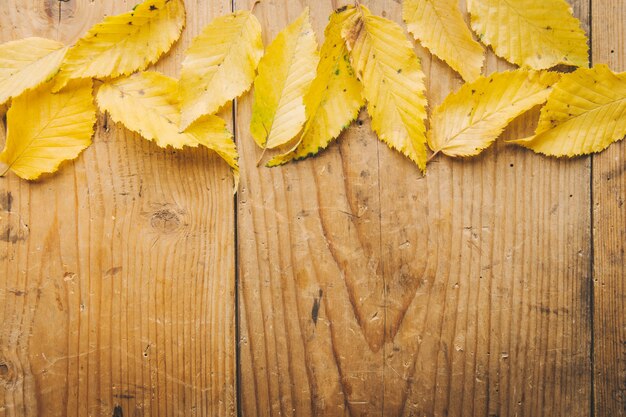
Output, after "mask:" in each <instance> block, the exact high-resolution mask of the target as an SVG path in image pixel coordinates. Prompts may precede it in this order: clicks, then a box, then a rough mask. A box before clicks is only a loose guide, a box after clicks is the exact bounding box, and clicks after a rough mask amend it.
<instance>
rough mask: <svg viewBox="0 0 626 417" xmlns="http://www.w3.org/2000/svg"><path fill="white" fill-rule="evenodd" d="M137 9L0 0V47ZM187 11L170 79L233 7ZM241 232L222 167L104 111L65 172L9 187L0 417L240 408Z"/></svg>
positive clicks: (128, 0) (1, 219)
mask: <svg viewBox="0 0 626 417" xmlns="http://www.w3.org/2000/svg"><path fill="white" fill-rule="evenodd" d="M136 3H137V1H135V0H115V1H111V0H95V1H93V0H69V1H67V0H64V1H62V2H61V1H57V0H2V1H0V41H2V42H4V41H8V40H12V39H18V38H22V37H25V36H44V37H51V38H54V39H58V40H61V41H64V42H68V43H71V42H73V41H75V40H76V39H77V38H78V37H79V36H80V35H81V34H82V33H84V31H85V30H87V29H88V28H89V27H90V26H91V25H92V24H94V23H96V22H98V21H100V20H101V19H102V18H103V17H104V16H106V15H111V14H117V13H121V12H124V11H127V10H130V9H131V8H132V7H133V6H135V4H136ZM186 5H187V9H188V12H189V13H188V19H187V29H186V32H185V35H184V38H183V40H182V41H181V42H179V43H178V45H177V46H176V47H175V49H174V50H173V51H172V52H171V53H170V54H169V56H168V57H167V58H166V59H164V60H163V61H162V63H160V64H159V65H158V69H159V70H162V71H164V72H166V73H167V74H170V75H175V74H176V72H177V69H178V67H179V64H180V61H181V57H182V51H183V50H184V47H185V45H187V44H188V42H189V40H190V38H191V37H192V36H195V35H196V34H197V33H198V32H199V30H200V29H201V28H202V27H203V26H204V25H205V24H206V23H208V22H209V21H210V20H211V18H212V17H213V16H216V15H219V14H223V13H227V12H229V11H230V10H231V3H230V1H228V0H219V1H217V0H212V1H210V2H207V1H204V0H187V1H186ZM226 116H227V117H230V112H228V113H226ZM2 140H3V139H2ZM233 230H234V207H233V199H232V181H231V177H230V172H229V169H228V168H227V166H226V164H224V163H223V162H221V160H220V159H219V158H216V157H214V156H212V155H210V154H209V152H208V151H206V150H202V149H197V150H185V151H182V152H180V151H177V152H173V151H166V150H162V149H159V148H158V147H156V146H155V145H153V144H152V143H148V142H147V141H145V140H143V139H141V138H139V137H138V136H135V135H133V134H130V133H129V132H128V131H126V130H124V129H123V128H121V127H117V126H115V125H113V124H112V123H111V122H110V121H107V119H106V118H104V117H103V116H100V117H99V128H98V132H97V134H96V137H95V143H94V145H93V146H92V147H91V148H89V149H88V150H87V151H86V152H85V153H84V155H82V156H81V157H80V158H79V159H78V160H77V161H76V162H74V163H71V164H66V165H65V166H64V167H63V168H62V169H61V170H60V172H59V173H58V174H56V175H54V176H53V177H50V178H45V179H43V180H41V181H38V182H34V183H27V182H26V181H21V180H19V179H18V178H16V177H15V176H14V175H8V176H7V177H6V178H0V278H1V279H0V416H2V417H9V416H19V417H22V416H41V417H48V416H60V417H66V416H81V417H84V416H112V415H116V416H121V415H122V414H123V415H125V416H144V415H145V416H192V415H193V416H211V417H212V416H218V415H219V416H225V415H235V414H236V396H235V304H234V299H235V293H234V292H235V286H234V282H235V279H234V278H235V274H234V272H235V269H234V233H233ZM116 407H119V408H117V410H116V409H115V408H116Z"/></svg>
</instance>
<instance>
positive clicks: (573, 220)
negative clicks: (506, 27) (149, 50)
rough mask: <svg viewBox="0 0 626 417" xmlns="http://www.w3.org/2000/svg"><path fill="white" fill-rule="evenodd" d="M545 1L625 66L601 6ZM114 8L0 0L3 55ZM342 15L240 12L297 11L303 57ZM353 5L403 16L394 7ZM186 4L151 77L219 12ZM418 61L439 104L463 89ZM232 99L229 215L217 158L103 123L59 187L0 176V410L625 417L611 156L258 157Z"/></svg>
mask: <svg viewBox="0 0 626 417" xmlns="http://www.w3.org/2000/svg"><path fill="white" fill-rule="evenodd" d="M568 1H569V2H570V4H572V6H573V8H574V12H575V14H576V15H577V16H578V17H579V18H580V19H581V21H582V22H583V25H584V26H585V29H587V30H589V29H591V31H590V32H591V43H592V58H593V60H594V62H596V63H600V62H606V63H609V64H610V65H611V67H612V68H613V69H614V70H625V69H626V62H625V60H626V44H625V42H624V39H625V33H624V32H625V26H626V4H624V2H623V0H568ZM134 3H136V2H135V1H130V0H126V1H124V0H120V1H117V0H116V1H115V2H112V1H108V0H95V1H88V0H70V1H67V2H66V1H57V0H26V1H18V0H2V2H0V41H2V42H4V41H7V40H11V39H17V38H21V37H24V36H33V35H37V36H47V37H51V38H54V39H59V40H62V41H65V42H68V43H70V42H72V41H74V40H75V39H77V37H78V36H80V34H81V33H83V32H84V31H85V30H86V29H87V28H88V27H89V26H91V25H92V24H93V23H95V22H97V21H99V20H101V19H102V17H103V16H105V15H109V14H113V13H119V12H122V11H126V10H128V9H130V8H131V7H132V6H133V5H134ZM252 3H253V1H252V0H235V2H234V3H233V5H234V7H235V8H238V9H241V8H250V7H251V6H252ZM346 3H347V0H289V1H274V0H267V1H263V2H262V3H261V4H259V5H257V6H256V8H255V14H256V15H257V16H258V17H259V19H260V21H261V23H262V25H263V27H264V39H265V43H266V44H268V43H269V42H270V41H271V39H273V38H274V36H275V35H276V34H277V33H278V32H279V31H280V30H281V29H282V28H283V27H284V26H285V25H286V24H288V23H289V22H290V21H292V20H293V19H294V18H295V17H297V16H298V15H299V14H300V13H301V11H302V10H303V8H304V7H306V6H309V7H310V8H311V17H312V21H313V25H314V28H315V30H316V32H317V34H318V39H319V40H320V42H321V40H322V33H323V28H324V26H325V24H326V21H327V16H328V14H329V13H330V12H331V11H332V10H333V9H335V8H338V7H340V6H342V5H344V4H346ZM365 3H366V4H367V5H368V6H370V7H371V9H372V10H373V11H374V12H375V13H378V14H382V15H384V16H386V17H388V18H390V19H393V20H395V21H397V22H400V21H401V20H400V16H401V13H400V5H399V2H397V1H394V0H370V1H368V2H365ZM186 5H187V9H188V21H187V29H186V32H185V35H184V37H183V39H182V40H181V42H179V44H178V45H177V46H176V47H175V49H174V50H173V51H172V52H171V53H169V54H168V56H167V58H166V59H165V60H164V61H163V62H162V63H160V64H159V65H158V66H157V69H159V70H162V71H164V72H166V73H167V74H170V75H176V74H177V71H178V67H179V65H180V61H181V57H182V51H183V50H184V47H185V46H186V45H187V44H188V42H189V39H190V38H191V37H193V36H194V35H195V34H197V33H198V32H199V30H200V29H201V28H202V26H204V25H205V24H206V23H208V22H209V21H210V20H211V18H212V17H213V16H216V15H218V14H223V13H226V12H228V11H230V10H231V6H232V5H231V2H230V1H228V0H211V1H204V0H187V1H186ZM416 51H417V53H418V55H419V56H420V58H421V59H422V65H423V67H424V70H425V72H426V74H427V84H428V85H427V87H428V89H429V93H428V95H429V97H428V98H429V102H430V103H431V105H436V104H438V103H440V102H441V101H442V99H443V98H444V97H445V96H446V95H447V94H448V93H449V92H450V91H452V90H454V89H456V88H458V86H459V85H460V84H461V80H460V79H459V77H458V75H456V74H455V73H454V72H452V71H451V70H449V69H448V68H447V66H446V65H445V64H443V63H442V62H441V61H439V60H437V59H433V58H432V57H431V56H430V54H429V53H428V52H426V51H425V50H423V49H422V48H420V47H419V46H417V45H416ZM507 68H509V66H508V65H507V64H505V63H504V62H502V61H501V60H499V59H497V58H495V57H494V56H493V55H492V54H491V53H490V52H489V53H488V59H487V72H492V71H495V70H503V69H507ZM251 104H252V99H251V97H250V96H249V95H248V96H245V97H243V98H242V99H241V100H239V101H238V104H237V107H236V112H235V114H234V118H235V125H236V126H235V127H236V130H235V131H236V133H237V134H236V136H237V141H238V144H239V146H240V151H241V153H242V161H241V162H242V166H243V171H242V183H241V188H240V190H239V194H238V196H237V202H236V204H233V199H232V194H231V188H230V187H231V182H230V177H229V171H228V169H227V167H226V166H225V164H223V163H222V162H221V161H219V160H218V159H217V158H215V157H214V156H212V155H210V154H207V153H206V152H204V151H202V150H191V151H184V152H182V153H181V152H172V151H163V150H161V149H159V148H157V147H155V146H153V145H152V144H150V143H147V142H146V141H143V140H140V138H138V137H137V136H135V135H132V134H130V133H128V132H127V131H125V130H124V129H122V128H120V127H117V126H115V125H113V124H111V123H110V122H109V121H107V120H106V119H105V118H104V117H103V116H102V115H101V116H100V123H99V130H98V133H97V135H96V138H95V144H94V146H92V147H91V148H90V149H89V150H87V151H86V152H85V154H84V155H83V156H81V157H80V158H79V159H78V160H77V161H76V162H74V163H72V164H67V165H65V166H64V167H63V169H62V170H61V171H60V172H59V173H58V174H57V175H55V176H53V177H50V178H46V179H44V180H43V181H39V182H37V183H32V184H28V183H26V182H23V181H20V180H18V179H16V178H15V177H14V176H11V175H9V176H8V177H6V178H0V239H1V240H0V417H9V416H11V417H13V416H44V417H47V416H100V415H102V416H111V415H113V416H117V417H119V416H122V415H126V416H128V415H133V416H157V415H160V416H175V415H181V416H182V415H184V416H195V415H198V416H234V415H237V413H239V415H243V416H278V415H285V416H314V415H315V416H340V415H346V416H347V415H351V416H357V415H358V416H361V415H384V416H399V415H404V416H488V417H495V416H498V417H503V416H542V415H546V416H589V417H591V416H602V417H605V416H606V417H609V416H611V417H612V416H624V415H626V366H625V363H626V342H625V341H626V311H625V308H624V305H625V304H624V301H625V297H626V295H625V294H626V284H625V283H624V279H625V276H626V274H625V269H624V260H625V259H624V240H625V237H626V226H625V225H626V207H624V199H625V198H626V196H625V193H626V177H625V176H624V166H625V165H624V160H625V157H626V147H625V145H624V143H620V144H617V145H614V146H613V147H612V148H611V149H610V150H609V151H607V152H606V153H604V154H602V155H599V156H596V157H593V158H580V159H576V160H572V161H559V160H553V159H546V158H541V157H538V156H535V155H533V154H531V153H530V152H528V151H525V150H522V149H518V148H514V147H510V146H506V145H504V144H502V143H498V144H497V145H496V146H495V147H494V148H492V149H490V150H488V151H487V152H486V153H485V154H484V155H482V156H480V157H478V158H475V159H472V160H467V161H453V160H450V159H446V158H443V157H441V158H437V159H436V160H435V162H434V163H433V164H432V165H431V166H430V168H429V172H428V174H427V175H426V176H425V177H423V176H422V175H421V174H420V173H419V172H418V171H417V169H416V168H415V166H414V165H412V164H411V163H410V162H409V161H407V160H406V159H405V158H403V157H402V156H400V155H398V154H396V153H395V152H393V151H391V150H389V149H388V148H387V147H386V145H384V144H381V143H379V142H378V141H377V140H376V139H375V136H374V135H373V134H372V132H371V129H370V125H369V120H368V117H367V114H366V113H365V112H363V113H362V114H361V115H360V116H359V120H358V122H357V123H356V124H355V125H354V126H353V127H351V128H350V129H348V131H347V132H346V133H345V134H344V135H343V136H342V137H341V139H340V141H339V142H338V143H336V144H335V145H333V146H331V147H330V148H329V149H328V150H327V151H325V152H324V153H323V154H321V155H320V156H319V157H317V158H315V159H311V160H307V161H303V162H299V163H296V164H292V165H289V166H286V167H284V168H278V169H267V168H256V161H257V159H258V156H259V155H260V152H259V150H258V149H256V148H255V145H254V143H253V141H252V139H251V137H250V136H249V132H248V126H249V122H250V110H251ZM224 116H225V117H229V113H228V112H225V113H224ZM535 120H536V112H535V113H534V114H531V115H528V116H524V117H521V118H519V119H518V120H516V121H515V122H514V124H513V125H512V126H511V127H510V128H509V129H508V130H507V132H506V134H505V136H506V137H520V136H522V135H526V134H528V133H530V132H531V131H532V128H533V124H534V122H535ZM2 122H3V123H4V120H3V121H2ZM2 140H3V137H0V141H2ZM235 250H237V253H235ZM236 261H237V264H235V262H236ZM236 271H237V272H238V276H239V280H238V283H237V287H236V288H235V275H236V274H235V272H236ZM235 289H236V290H237V292H238V294H235ZM236 303H237V305H236ZM236 308H237V311H238V313H237V314H238V317H236V315H235V309H236ZM236 318H238V321H236ZM236 323H237V324H238V325H239V328H238V329H236ZM236 333H238V339H237V340H236V339H235V337H236ZM236 349H237V350H238V352H239V353H238V355H237V354H236ZM237 358H238V363H236V360H237ZM236 379H237V380H238V383H237V384H236ZM235 385H237V387H238V389H237V388H236V387H235Z"/></svg>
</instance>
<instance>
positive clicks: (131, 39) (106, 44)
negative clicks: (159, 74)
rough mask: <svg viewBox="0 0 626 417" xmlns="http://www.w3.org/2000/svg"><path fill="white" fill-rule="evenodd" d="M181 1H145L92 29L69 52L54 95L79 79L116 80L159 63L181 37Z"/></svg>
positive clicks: (182, 5) (182, 9)
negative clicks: (109, 78) (107, 78)
mask: <svg viewBox="0 0 626 417" xmlns="http://www.w3.org/2000/svg"><path fill="white" fill-rule="evenodd" d="M184 25H185V5H184V3H183V1H182V0H145V1H144V2H143V3H140V4H138V5H137V6H136V7H135V8H134V9H133V10H132V11H130V12H128V13H124V14H120V15H117V16H110V17H107V18H106V19H104V21H103V22H102V23H98V24H97V25H95V26H94V27H92V28H91V29H90V30H89V32H87V34H86V35H85V36H83V37H82V38H81V39H79V40H78V42H77V43H76V45H74V46H73V47H72V48H70V50H69V51H68V52H67V55H66V57H65V60H64V61H63V64H62V65H61V70H60V71H59V75H58V76H57V77H56V79H55V80H56V84H55V87H54V91H55V92H56V91H59V90H60V89H61V88H63V87H64V86H65V85H66V84H67V82H68V81H69V80H72V79H77V78H95V77H98V78H105V77H111V78H115V77H118V76H120V75H126V74H130V73H133V72H135V71H140V70H143V69H145V68H147V67H148V65H150V64H152V63H154V62H156V61H157V60H158V59H159V57H160V56H161V55H162V54H164V53H165V52H167V51H168V50H169V49H170V48H171V47H172V45H173V44H174V42H176V40H177V39H178V38H179V37H180V34H181V32H182V30H183V27H184Z"/></svg>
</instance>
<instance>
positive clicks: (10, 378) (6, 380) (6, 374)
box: [0, 359, 16, 389]
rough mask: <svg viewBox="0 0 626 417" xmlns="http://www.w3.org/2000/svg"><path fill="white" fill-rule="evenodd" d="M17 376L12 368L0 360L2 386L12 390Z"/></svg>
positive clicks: (0, 382) (0, 381)
mask: <svg viewBox="0 0 626 417" xmlns="http://www.w3.org/2000/svg"><path fill="white" fill-rule="evenodd" d="M15 380H16V375H15V372H13V370H12V367H11V366H10V365H9V364H8V363H6V362H5V361H4V360H2V359H0V386H2V387H4V388H5V389H11V388H13V387H14V386H15Z"/></svg>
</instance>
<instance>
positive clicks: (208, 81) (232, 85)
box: [179, 11, 263, 130]
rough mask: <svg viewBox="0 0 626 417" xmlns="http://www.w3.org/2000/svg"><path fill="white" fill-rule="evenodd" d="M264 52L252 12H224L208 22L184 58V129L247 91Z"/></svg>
mask: <svg viewBox="0 0 626 417" xmlns="http://www.w3.org/2000/svg"><path fill="white" fill-rule="evenodd" d="M262 56H263V40H262V39H261V25H260V23H259V21H258V20H257V18H256V17H254V15H253V14H251V13H250V12H248V11H237V12H234V13H231V14H228V15H226V16H220V17H218V18H216V19H214V20H213V21H212V22H211V23H210V24H209V25H208V26H206V27H205V28H204V30H203V31H202V33H201V34H200V35H198V37H196V38H195V39H194V40H193V42H192V43H191V46H190V47H189V49H188V50H187V52H186V56H185V60H184V62H183V69H182V73H181V77H180V82H179V85H180V91H179V92H180V97H181V107H182V115H181V126H180V128H181V130H185V129H187V128H188V127H189V126H190V125H191V124H192V123H193V122H195V121H196V120H197V119H198V118H200V117H201V116H204V115H207V114H214V113H216V112H217V111H218V110H219V108H220V107H222V106H223V105H224V104H226V103H227V102H229V101H230V100H232V99H234V98H236V97H238V96H240V95H241V94H243V93H244V92H245V91H247V90H248V89H249V88H250V85H251V84H252V81H253V80H254V75H255V71H256V67H257V65H258V64H259V60H260V59H261V57H262Z"/></svg>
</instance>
